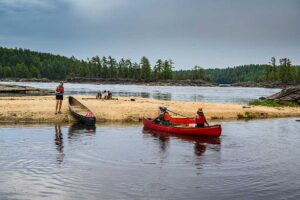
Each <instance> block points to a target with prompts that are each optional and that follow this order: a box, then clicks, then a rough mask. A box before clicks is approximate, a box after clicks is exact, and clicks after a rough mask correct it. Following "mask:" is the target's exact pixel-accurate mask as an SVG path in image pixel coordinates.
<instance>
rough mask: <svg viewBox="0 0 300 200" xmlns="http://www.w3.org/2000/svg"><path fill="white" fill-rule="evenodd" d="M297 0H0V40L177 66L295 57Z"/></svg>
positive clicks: (298, 47) (298, 48)
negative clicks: (157, 60) (168, 60)
mask: <svg viewBox="0 0 300 200" xmlns="http://www.w3.org/2000/svg"><path fill="white" fill-rule="evenodd" d="M299 10H300V2H299V1H297V0H286V1H281V0H270V1H260V0H253V1H241V0H201V1H198V0H188V1H187V0H185V1H184V0H114V1H108V0H0V27H2V28H1V29H0V45H3V46H10V47H16V46H17V47H25V48H31V49H35V50H40V51H47V52H52V53H59V54H63V55H67V56H71V55H75V56H76V57H79V58H86V57H91V56H93V55H96V54H98V55H112V56H114V57H117V58H121V57H129V58H133V60H135V61H138V60H139V59H140V57H141V56H143V55H145V56H147V57H149V58H150V59H151V60H152V61H155V60H156V59H158V58H163V59H168V58H171V59H173V60H174V61H175V63H176V67H177V68H190V67H192V66H194V65H201V66H203V67H226V66H231V65H238V64H249V63H267V62H268V60H269V59H270V57H271V56H276V57H289V58H291V59H292V61H294V63H300V58H299V54H300V26H299V25H298V24H299V23H298V19H299V18H300V11H299Z"/></svg>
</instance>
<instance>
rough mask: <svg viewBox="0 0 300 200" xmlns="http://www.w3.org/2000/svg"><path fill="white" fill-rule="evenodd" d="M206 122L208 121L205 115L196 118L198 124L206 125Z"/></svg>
mask: <svg viewBox="0 0 300 200" xmlns="http://www.w3.org/2000/svg"><path fill="white" fill-rule="evenodd" d="M205 122H206V119H205V117H204V116H203V115H198V116H197V117H196V124H204V123H205Z"/></svg>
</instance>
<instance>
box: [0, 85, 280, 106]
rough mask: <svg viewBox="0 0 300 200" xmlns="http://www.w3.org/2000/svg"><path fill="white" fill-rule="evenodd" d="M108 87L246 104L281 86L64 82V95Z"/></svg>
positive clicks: (148, 94) (149, 94)
mask: <svg viewBox="0 0 300 200" xmlns="http://www.w3.org/2000/svg"><path fill="white" fill-rule="evenodd" d="M1 83H2V84H10V85H25V86H32V87H37V88H42V89H49V90H55V88H56V87H57V85H58V83H36V82H1ZM103 90H111V91H112V92H113V95H114V96H126V97H128V96H133V97H144V98H153V99H163V100H181V101H203V102H220V103H248V102H249V101H250V100H253V99H258V98H259V97H262V96H269V95H272V94H274V93H276V92H279V91H280V89H275V88H243V87H196V86H144V85H119V84H114V85H108V84H105V85H103V84H82V83H65V91H66V94H67V95H94V96H96V94H97V92H99V91H103Z"/></svg>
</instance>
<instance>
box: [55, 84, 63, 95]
mask: <svg viewBox="0 0 300 200" xmlns="http://www.w3.org/2000/svg"><path fill="white" fill-rule="evenodd" d="M56 92H57V93H60V94H63V93H64V92H65V89H64V87H63V86H60V85H59V86H58V87H57V88H56Z"/></svg>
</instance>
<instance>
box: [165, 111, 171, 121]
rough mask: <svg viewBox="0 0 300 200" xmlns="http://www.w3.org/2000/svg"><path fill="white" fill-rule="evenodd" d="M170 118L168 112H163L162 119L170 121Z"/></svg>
mask: <svg viewBox="0 0 300 200" xmlns="http://www.w3.org/2000/svg"><path fill="white" fill-rule="evenodd" d="M170 120H171V116H170V114H169V113H168V112H165V113H164V121H170Z"/></svg>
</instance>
